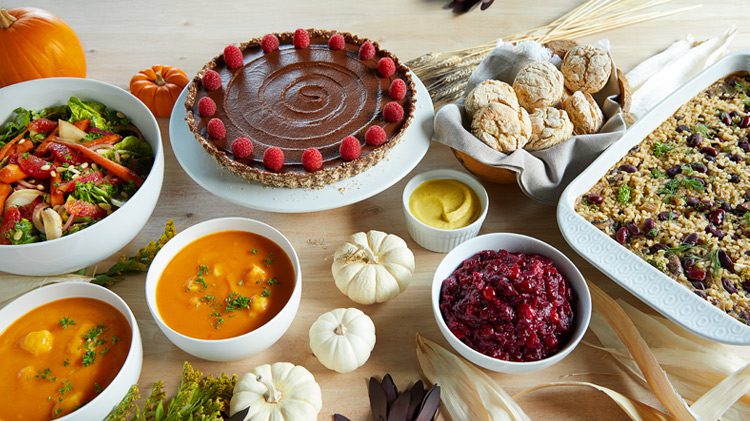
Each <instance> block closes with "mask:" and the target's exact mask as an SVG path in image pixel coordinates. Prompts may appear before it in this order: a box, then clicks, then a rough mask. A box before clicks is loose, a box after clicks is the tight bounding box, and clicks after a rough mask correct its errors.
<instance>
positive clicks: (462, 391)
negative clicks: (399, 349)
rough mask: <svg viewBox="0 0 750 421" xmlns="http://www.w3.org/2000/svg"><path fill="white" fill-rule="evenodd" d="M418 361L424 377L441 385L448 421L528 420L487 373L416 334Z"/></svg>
mask: <svg viewBox="0 0 750 421" xmlns="http://www.w3.org/2000/svg"><path fill="white" fill-rule="evenodd" d="M417 359H418V360H419V366H420V368H421V369H422V374H423V375H424V377H425V378H427V380H429V382H430V383H433V384H437V385H438V386H440V392H441V400H442V404H443V409H444V410H445V411H446V412H447V413H448V415H449V416H450V417H451V419H453V420H455V421H460V420H475V421H483V420H530V418H529V416H528V415H526V414H525V413H524V412H523V409H521V407H520V406H518V404H517V403H516V402H515V401H514V400H513V398H511V397H510V395H508V394H507V393H506V392H505V391H504V390H503V389H502V388H501V387H500V386H499V385H498V384H497V383H496V382H495V381H494V380H492V379H491V378H490V377H489V376H488V375H487V374H485V373H484V372H482V371H481V370H480V369H478V368H476V367H475V366H474V365H472V364H469V363H467V362H466V361H464V360H463V359H462V358H460V357H458V356H457V355H455V354H454V353H452V352H450V351H448V350H446V349H445V348H443V347H441V346H440V345H438V344H436V343H435V342H432V341H430V340H429V339H425V338H423V337H422V336H421V335H419V334H417Z"/></svg>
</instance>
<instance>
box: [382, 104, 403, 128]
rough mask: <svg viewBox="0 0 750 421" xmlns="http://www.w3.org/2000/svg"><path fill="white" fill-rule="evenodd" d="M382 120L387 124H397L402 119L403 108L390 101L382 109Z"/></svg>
mask: <svg viewBox="0 0 750 421" xmlns="http://www.w3.org/2000/svg"><path fill="white" fill-rule="evenodd" d="M383 118H384V119H385V121H387V122H389V123H397V122H399V121H401V119H402V118H404V108H403V107H402V106H401V104H399V103H398V102H396V101H391V102H389V103H387V104H385V107H383Z"/></svg>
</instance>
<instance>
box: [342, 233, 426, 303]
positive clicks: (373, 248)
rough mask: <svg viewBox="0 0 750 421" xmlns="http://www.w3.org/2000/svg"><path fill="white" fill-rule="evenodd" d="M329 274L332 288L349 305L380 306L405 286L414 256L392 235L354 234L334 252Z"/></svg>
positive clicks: (403, 243)
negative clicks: (348, 299)
mask: <svg viewBox="0 0 750 421" xmlns="http://www.w3.org/2000/svg"><path fill="white" fill-rule="evenodd" d="M331 271H332V272H333V279H334V280H335V281H336V287H338V289H339V290H340V291H341V292H343V293H344V294H346V295H347V296H348V297H349V298H351V299H352V301H354V302H356V303H359V304H373V303H382V302H385V301H388V300H390V299H391V298H393V297H395V296H397V295H398V294H400V293H401V292H403V291H404V290H405V289H406V287H407V286H409V282H411V278H412V275H413V274H414V254H413V253H412V252H411V250H409V247H407V245H406V242H405V241H404V240H402V239H401V238H400V237H398V236H396V235H393V234H386V233H384V232H381V231H368V232H367V233H366V234H365V233H364V232H358V233H356V234H354V235H352V236H351V237H350V238H349V240H348V241H347V242H346V243H344V244H343V245H341V247H339V248H338V250H336V254H335V255H334V257H333V266H332V267H331Z"/></svg>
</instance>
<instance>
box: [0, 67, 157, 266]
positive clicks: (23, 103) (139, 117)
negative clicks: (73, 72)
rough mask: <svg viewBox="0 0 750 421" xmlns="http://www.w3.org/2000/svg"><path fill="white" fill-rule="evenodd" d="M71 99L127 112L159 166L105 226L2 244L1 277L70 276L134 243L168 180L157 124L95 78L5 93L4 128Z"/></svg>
mask: <svg viewBox="0 0 750 421" xmlns="http://www.w3.org/2000/svg"><path fill="white" fill-rule="evenodd" d="M71 96H75V97H79V98H81V99H83V100H92V101H97V102H101V103H103V104H104V105H106V106H107V107H109V108H112V109H115V110H117V111H120V112H122V113H124V114H125V115H126V116H128V118H130V120H131V121H132V123H133V124H134V125H135V126H136V127H138V129H139V130H140V131H141V133H143V136H144V137H145V139H146V140H147V141H148V142H149V145H151V148H152V149H153V151H154V164H153V166H152V167H151V172H149V174H148V177H146V179H145V180H144V183H143V185H142V186H141V187H140V188H139V189H138V191H137V192H136V193H135V194H134V195H133V197H131V198H130V200H128V201H127V202H125V204H124V205H123V206H122V207H121V208H119V209H117V210H116V211H114V212H113V213H112V214H111V215H109V216H107V217H106V218H104V219H102V220H101V221H99V222H97V223H95V224H93V225H91V226H89V227H87V228H85V229H83V230H81V231H78V232H76V233H73V234H70V235H66V236H64V237H61V238H58V239H55V240H50V241H43V242H39V243H32V244H22V245H0V272H10V273H15V274H18V275H29V276H44V275H55V274H62V273H69V272H73V271H76V270H78V269H81V268H85V267H87V266H89V265H92V264H95V263H97V262H99V261H101V260H104V259H106V258H107V257H109V256H111V255H113V254H115V253H116V252H117V251H118V250H120V249H121V248H123V247H124V246H125V245H126V244H128V243H129V242H130V241H131V240H133V238H135V236H136V235H137V234H138V232H139V231H140V230H141V228H143V226H144V225H145V224H146V221H147V220H148V218H149V217H150V216H151V213H152V212H153V210H154V206H156V200H157V199H158V198H159V193H160V192H161V185H162V181H163V179H164V152H163V149H162V143H161V132H160V131H159V125H158V124H157V122H156V119H155V118H154V116H153V115H152V114H151V112H150V111H149V110H148V108H147V107H146V106H145V105H143V103H142V102H141V101H140V100H138V99H137V98H136V97H134V96H133V95H131V94H130V93H129V92H127V91H124V90H123V89H120V88H118V87H117V86H114V85H110V84H108V83H105V82H100V81H97V80H92V79H78V78H49V79H36V80H31V81H28V82H22V83H18V84H15V85H10V86H7V87H5V88H2V89H0V124H2V123H4V122H5V121H7V119H8V118H9V117H10V116H11V115H12V114H13V110H14V109H16V108H18V107H23V108H26V109H30V110H39V109H43V108H46V107H50V106H53V105H62V104H65V103H66V102H67V101H68V98H70V97H71Z"/></svg>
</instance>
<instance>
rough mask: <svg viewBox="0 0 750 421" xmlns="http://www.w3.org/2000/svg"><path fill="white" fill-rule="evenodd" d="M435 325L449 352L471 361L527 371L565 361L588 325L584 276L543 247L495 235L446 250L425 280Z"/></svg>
mask: <svg viewBox="0 0 750 421" xmlns="http://www.w3.org/2000/svg"><path fill="white" fill-rule="evenodd" d="M432 310H433V313H434V315H435V321H436V322H437V324H438V327H439V328H440V331H441V332H442V334H443V336H444V337H445V339H446V340H447V341H448V343H450V345H451V346H452V347H453V349H454V350H456V351H457V352H458V353H459V354H461V355H462V356H463V357H464V358H466V359H467V360H469V361H471V362H473V363H474V364H476V365H478V366H480V367H484V368H486V369H488V370H492V371H497V372H503V373H527V372H531V371H536V370H540V369H543V368H546V367H549V366H551V365H553V364H555V363H557V362H558V361H560V360H562V359H563V358H565V357H566V356H567V355H568V354H570V352H571V351H573V349H574V348H575V347H576V346H577V345H578V343H579V342H580V341H581V338H583V335H584V333H585V332H586V329H587V328H588V325H589V321H590V320H591V294H590V293H589V289H588V286H587V285H586V281H585V280H584V279H583V276H582V275H581V273H580V272H579V271H578V269H577V268H576V267H575V265H574V264H573V262H571V261H570V260H569V259H568V258H567V257H565V255H564V254H562V253H561V252H560V251H558V250H557V249H555V248H554V247H552V246H550V245H549V244H547V243H545V242H543V241H540V240H537V239H535V238H531V237H527V236H524V235H520V234H511V233H494V234H486V235H482V236H479V237H476V238H473V239H471V240H468V241H466V242H464V243H462V244H461V245H459V246H458V247H456V248H454V249H453V250H452V251H451V252H450V253H448V254H447V255H446V256H445V258H443V261H442V262H440V265H439V266H438V267H437V269H436V271H435V276H434V277H433V280H432Z"/></svg>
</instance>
